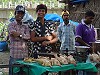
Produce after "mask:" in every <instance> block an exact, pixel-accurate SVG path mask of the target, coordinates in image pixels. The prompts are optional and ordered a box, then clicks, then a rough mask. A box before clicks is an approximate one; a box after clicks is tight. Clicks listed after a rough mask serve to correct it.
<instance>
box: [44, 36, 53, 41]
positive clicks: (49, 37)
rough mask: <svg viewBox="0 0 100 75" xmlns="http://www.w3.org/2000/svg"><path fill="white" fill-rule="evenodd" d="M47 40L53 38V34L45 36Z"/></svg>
mask: <svg viewBox="0 0 100 75" xmlns="http://www.w3.org/2000/svg"><path fill="white" fill-rule="evenodd" d="M45 37H46V39H47V40H48V41H50V40H52V39H53V36H45Z"/></svg>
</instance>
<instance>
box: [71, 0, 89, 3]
mask: <svg viewBox="0 0 100 75" xmlns="http://www.w3.org/2000/svg"><path fill="white" fill-rule="evenodd" d="M88 1H89V0H71V3H86V2H88Z"/></svg>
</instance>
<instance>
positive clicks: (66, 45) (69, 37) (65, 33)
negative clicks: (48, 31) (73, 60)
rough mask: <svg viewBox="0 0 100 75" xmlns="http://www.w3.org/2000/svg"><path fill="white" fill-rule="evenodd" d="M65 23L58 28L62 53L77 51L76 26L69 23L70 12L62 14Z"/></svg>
mask: <svg viewBox="0 0 100 75" xmlns="http://www.w3.org/2000/svg"><path fill="white" fill-rule="evenodd" d="M62 18H63V21H64V22H63V23H61V24H60V25H59V26H58V29H57V34H58V39H59V40H60V42H61V47H60V53H62V54H64V53H65V52H74V51H75V25H73V23H71V22H70V21H69V12H68V11H63V12H62Z"/></svg>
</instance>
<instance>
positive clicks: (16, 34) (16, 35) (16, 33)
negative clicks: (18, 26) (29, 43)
mask: <svg viewBox="0 0 100 75" xmlns="http://www.w3.org/2000/svg"><path fill="white" fill-rule="evenodd" d="M11 34H12V35H13V37H18V36H19V35H20V33H18V32H15V31H13V32H11Z"/></svg>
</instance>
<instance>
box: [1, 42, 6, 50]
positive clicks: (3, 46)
mask: <svg viewBox="0 0 100 75" xmlns="http://www.w3.org/2000/svg"><path fill="white" fill-rule="evenodd" d="M6 49H7V42H6V41H0V51H5V50H6Z"/></svg>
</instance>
